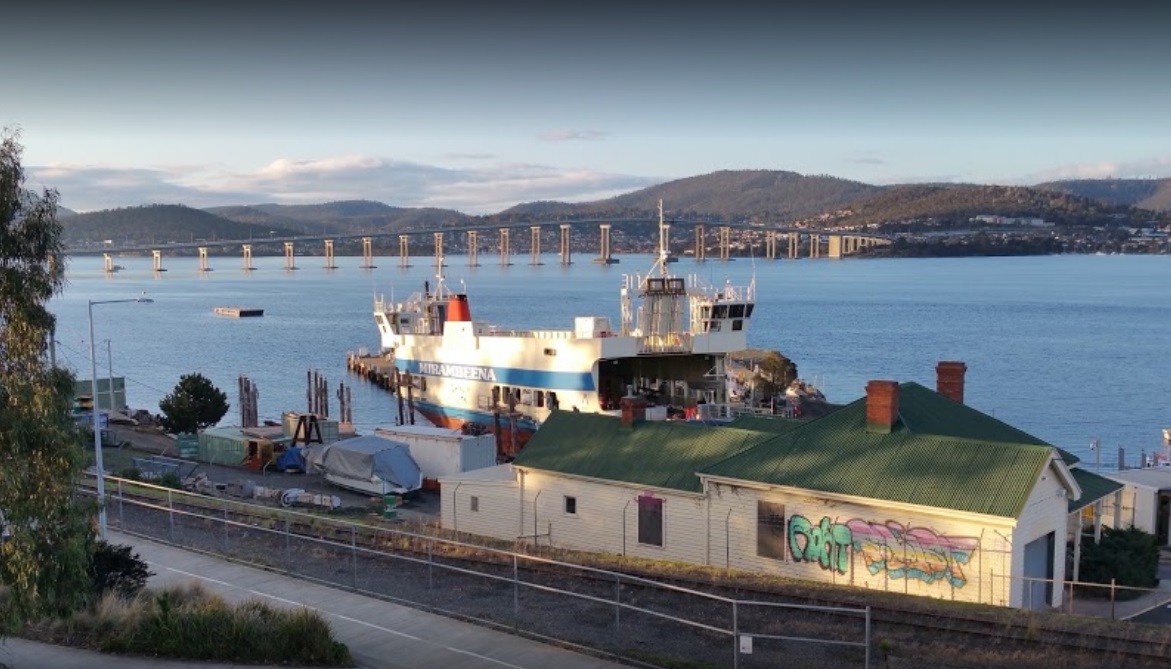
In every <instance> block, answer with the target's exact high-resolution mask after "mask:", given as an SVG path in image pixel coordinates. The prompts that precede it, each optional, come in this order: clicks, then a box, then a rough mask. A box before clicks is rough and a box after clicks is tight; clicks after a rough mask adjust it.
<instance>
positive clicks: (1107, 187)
mask: <svg viewBox="0 0 1171 669" xmlns="http://www.w3.org/2000/svg"><path fill="white" fill-rule="evenodd" d="M1034 187H1035V188H1040V189H1042V190H1049V191H1056V192H1059V193H1069V194H1071V195H1080V196H1082V197H1088V198H1093V199H1095V200H1102V201H1103V202H1110V203H1112V204H1120V205H1128V206H1132V207H1139V208H1141V209H1150V210H1151V211H1171V179H1071V180H1067V181H1050V182H1048V183H1043V184H1037V185H1036V186H1034Z"/></svg>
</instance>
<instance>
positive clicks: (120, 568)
mask: <svg viewBox="0 0 1171 669" xmlns="http://www.w3.org/2000/svg"><path fill="white" fill-rule="evenodd" d="M130 550H131V549H130V546H114V545H111V544H109V543H107V542H105V541H99V542H98V543H97V545H96V546H95V547H94V552H93V555H92V556H91V558H90V565H89V575H90V580H91V581H92V582H93V598H94V599H95V600H98V599H101V598H102V596H103V595H105V594H106V593H113V594H114V595H117V596H118V597H121V598H123V599H130V598H132V597H134V596H135V595H137V594H138V593H139V592H140V591H141V590H142V589H143V588H144V587H146V581H147V579H148V578H150V577H151V576H153V575H154V574H153V573H151V571H150V570H149V569H147V564H146V562H144V561H143V560H142V558H140V557H139V556H138V554H137V553H134V554H131V552H130Z"/></svg>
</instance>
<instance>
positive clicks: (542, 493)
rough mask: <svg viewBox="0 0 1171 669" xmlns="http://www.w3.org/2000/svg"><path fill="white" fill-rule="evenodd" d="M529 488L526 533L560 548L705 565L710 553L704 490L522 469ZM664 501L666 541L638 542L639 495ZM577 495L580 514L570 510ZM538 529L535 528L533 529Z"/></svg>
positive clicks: (523, 481)
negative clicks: (567, 507) (567, 503)
mask: <svg viewBox="0 0 1171 669" xmlns="http://www.w3.org/2000/svg"><path fill="white" fill-rule="evenodd" d="M518 471H519V472H520V485H521V487H522V488H524V499H525V504H524V507H523V509H522V524H523V525H524V528H525V529H524V532H523V534H524V535H526V536H531V535H533V534H536V535H537V540H538V541H540V542H541V543H546V542H549V541H551V543H552V544H553V545H555V546H557V547H560V548H571V549H576V550H583V551H593V552H602V553H614V554H618V555H631V556H637V557H642V558H647V559H651V560H682V561H686V562H695V563H699V564H702V563H703V559H704V554H705V552H706V535H705V528H704V520H703V516H704V508H705V506H706V502H705V500H704V498H703V497H702V496H701V495H699V494H691V495H689V494H686V493H683V492H680V491H672V490H665V489H661V488H650V487H647V486H638V485H633V484H625V483H619V482H609V481H599V480H594V479H585V478H577V477H570V476H561V475H555V474H551V473H549V472H544V471H539V470H531V469H520V468H518ZM642 495H653V496H654V497H656V498H659V499H662V500H663V545H662V546H652V545H645V544H640V543H639V542H638V498H639V497H640V496H642ZM566 497H573V498H574V499H575V501H576V505H577V513H575V514H569V513H566V512H565V498H566ZM534 529H535V531H534Z"/></svg>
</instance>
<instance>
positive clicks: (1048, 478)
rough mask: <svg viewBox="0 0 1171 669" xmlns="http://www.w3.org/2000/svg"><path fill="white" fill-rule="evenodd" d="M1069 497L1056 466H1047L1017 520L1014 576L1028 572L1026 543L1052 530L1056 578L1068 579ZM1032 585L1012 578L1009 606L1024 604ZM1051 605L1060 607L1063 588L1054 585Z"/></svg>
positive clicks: (1058, 580) (1013, 560)
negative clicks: (1066, 552)
mask: <svg viewBox="0 0 1171 669" xmlns="http://www.w3.org/2000/svg"><path fill="white" fill-rule="evenodd" d="M1068 509H1069V498H1068V493H1067V492H1066V488H1065V484H1064V483H1063V482H1062V481H1061V479H1060V478H1059V477H1058V476H1057V473H1056V471H1055V468H1054V466H1053V465H1050V466H1047V467H1045V469H1044V471H1042V472H1041V475H1040V477H1039V478H1038V479H1037V482H1036V483H1035V484H1033V492H1032V493H1030V495H1029V499H1028V501H1027V502H1025V508H1024V510H1022V511H1021V515H1020V516H1019V517H1018V519H1017V523H1016V527H1015V528H1014V529H1013V533H1012V572H1011V573H1012V575H1013V576H1017V577H1019V576H1023V575H1024V571H1025V546H1027V545H1028V544H1029V542H1031V541H1034V540H1036V539H1040V538H1041V537H1044V536H1045V535H1047V534H1049V533H1050V532H1053V533H1054V537H1055V541H1054V548H1053V551H1054V556H1053V560H1054V566H1053V578H1054V580H1055V581H1057V582H1058V583H1060V582H1061V581H1063V580H1065V535H1066V527H1067V523H1068ZM1027 587H1028V584H1027V583H1026V582H1025V581H1023V580H1021V579H1020V578H1014V579H1013V580H1012V590H1011V598H1010V601H1009V606H1013V607H1020V606H1022V605H1023V604H1024V602H1025V597H1024V593H1025V589H1026V588H1027ZM1052 591H1053V592H1052V596H1051V598H1050V600H1049V605H1050V606H1060V605H1061V599H1062V588H1061V587H1054V588H1052Z"/></svg>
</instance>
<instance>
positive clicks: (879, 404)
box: [866, 381, 899, 432]
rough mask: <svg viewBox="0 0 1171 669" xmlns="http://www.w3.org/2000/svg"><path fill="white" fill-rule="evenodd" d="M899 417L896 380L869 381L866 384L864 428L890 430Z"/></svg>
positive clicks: (875, 430)
mask: <svg viewBox="0 0 1171 669" xmlns="http://www.w3.org/2000/svg"><path fill="white" fill-rule="evenodd" d="M898 419H899V384H898V382H897V381H871V382H870V383H867V384H866V430H867V431H868V432H890V431H891V430H892V429H894V424H895V422H896V421H898Z"/></svg>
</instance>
